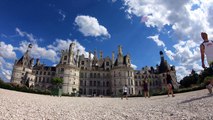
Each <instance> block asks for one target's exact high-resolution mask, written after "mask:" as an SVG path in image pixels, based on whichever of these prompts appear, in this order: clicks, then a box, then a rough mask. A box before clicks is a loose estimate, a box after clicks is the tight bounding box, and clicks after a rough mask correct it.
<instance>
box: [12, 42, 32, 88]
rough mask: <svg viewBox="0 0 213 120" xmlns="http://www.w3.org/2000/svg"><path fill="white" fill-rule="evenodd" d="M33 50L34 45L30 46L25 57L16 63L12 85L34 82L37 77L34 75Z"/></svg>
mask: <svg viewBox="0 0 213 120" xmlns="http://www.w3.org/2000/svg"><path fill="white" fill-rule="evenodd" d="M31 49H32V44H29V45H28V48H27V50H26V52H25V53H24V55H23V56H22V57H21V58H20V59H19V60H18V61H17V60H16V61H15V63H14V66H13V72H12V76H11V82H12V83H17V84H26V83H27V82H29V80H30V81H34V79H35V75H33V74H32V69H33V68H32V66H33V58H31V57H30V51H31Z"/></svg>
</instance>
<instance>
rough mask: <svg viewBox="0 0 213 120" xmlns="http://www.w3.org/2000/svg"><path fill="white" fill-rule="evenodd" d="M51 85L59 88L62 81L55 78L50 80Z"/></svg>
mask: <svg viewBox="0 0 213 120" xmlns="http://www.w3.org/2000/svg"><path fill="white" fill-rule="evenodd" d="M51 83H52V84H53V85H54V86H56V87H57V88H59V87H60V86H61V85H62V83H63V79H62V78H58V77H55V78H53V79H52V80H51Z"/></svg>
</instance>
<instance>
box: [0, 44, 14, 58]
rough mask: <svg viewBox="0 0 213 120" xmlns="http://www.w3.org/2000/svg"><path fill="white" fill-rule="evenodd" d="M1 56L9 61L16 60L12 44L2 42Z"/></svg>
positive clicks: (0, 47) (0, 45)
mask: <svg viewBox="0 0 213 120" xmlns="http://www.w3.org/2000/svg"><path fill="white" fill-rule="evenodd" d="M0 56H1V57H3V58H7V59H15V58H16V53H15V52H14V47H13V46H12V45H11V44H5V43H4V42H0Z"/></svg>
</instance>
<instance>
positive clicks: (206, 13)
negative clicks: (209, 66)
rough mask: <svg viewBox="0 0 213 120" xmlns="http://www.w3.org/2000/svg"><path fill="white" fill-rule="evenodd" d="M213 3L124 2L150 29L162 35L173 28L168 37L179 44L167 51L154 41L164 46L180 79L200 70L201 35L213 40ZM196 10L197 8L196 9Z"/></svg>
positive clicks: (171, 0) (170, 0)
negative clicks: (168, 28) (155, 29)
mask: <svg viewBox="0 0 213 120" xmlns="http://www.w3.org/2000/svg"><path fill="white" fill-rule="evenodd" d="M212 4H213V1H212V0H178V1H176V0H123V5H124V10H125V12H126V13H127V15H129V16H137V17H140V18H141V22H142V23H143V24H145V25H146V26H147V27H153V28H157V29H158V30H159V32H161V31H162V29H163V28H165V26H170V27H171V28H172V29H171V30H169V31H168V32H166V33H168V36H169V34H170V33H171V31H172V33H173V35H172V37H173V39H177V40H178V41H177V43H175V44H174V45H173V48H174V49H168V48H167V47H166V46H165V44H163V43H161V42H160V40H159V38H158V37H157V36H155V37H154V36H152V37H148V38H152V39H153V40H154V41H155V42H156V43H157V45H158V46H163V47H164V51H165V53H166V55H167V56H168V57H169V59H170V60H172V61H174V62H176V63H177V65H176V66H177V67H176V68H177V75H178V78H179V79H178V80H180V78H181V75H182V77H183V75H187V74H188V73H189V71H191V69H196V70H198V71H199V70H200V69H201V64H200V51H199V44H200V43H201V42H202V40H201V38H200V32H201V31H205V32H207V33H208V34H209V37H210V39H211V37H212V35H213V27H212V26H213V21H212V18H213V14H211V13H212V12H213V7H212ZM195 6H197V7H195Z"/></svg>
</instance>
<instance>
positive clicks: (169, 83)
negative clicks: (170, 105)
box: [166, 71, 175, 97]
mask: <svg viewBox="0 0 213 120" xmlns="http://www.w3.org/2000/svg"><path fill="white" fill-rule="evenodd" d="M166 81H167V89H168V97H169V94H170V93H171V94H172V97H175V95H174V94H173V90H172V86H173V85H172V77H171V75H170V73H169V71H168V73H167V75H166Z"/></svg>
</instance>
